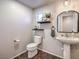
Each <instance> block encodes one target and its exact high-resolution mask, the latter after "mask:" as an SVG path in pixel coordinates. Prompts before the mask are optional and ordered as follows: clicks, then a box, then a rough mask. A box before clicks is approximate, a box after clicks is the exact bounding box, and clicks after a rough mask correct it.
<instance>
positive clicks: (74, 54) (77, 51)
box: [34, 0, 79, 59]
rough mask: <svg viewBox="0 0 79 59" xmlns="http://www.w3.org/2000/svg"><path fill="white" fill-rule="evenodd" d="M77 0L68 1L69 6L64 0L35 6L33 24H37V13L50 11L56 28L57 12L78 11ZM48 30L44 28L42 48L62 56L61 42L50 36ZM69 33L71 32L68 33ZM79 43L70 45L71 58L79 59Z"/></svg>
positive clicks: (77, 35)
mask: <svg viewBox="0 0 79 59" xmlns="http://www.w3.org/2000/svg"><path fill="white" fill-rule="evenodd" d="M78 2H79V0H71V1H70V2H69V6H68V7H67V6H65V5H64V0H56V1H55V2H54V3H52V4H50V5H47V6H43V7H40V8H37V9H35V11H34V12H35V18H34V19H36V20H34V22H35V23H34V26H35V25H37V23H36V22H37V20H39V19H38V15H39V14H44V13H45V12H52V19H51V21H52V25H54V26H55V28H56V21H57V20H56V19H57V15H58V14H59V13H61V12H62V11H67V10H75V11H78V12H79V7H78V6H79V3H78ZM48 32H50V30H49V31H48V30H45V32H44V33H45V39H44V40H43V42H44V43H43V48H42V49H43V50H46V51H48V52H51V53H53V54H56V55H58V56H63V55H62V54H63V53H62V52H63V50H62V44H61V43H60V42H58V41H57V40H55V39H54V38H51V37H50V35H49V34H50V33H48ZM56 34H57V35H59V33H56ZM69 35H71V34H69ZM74 37H79V34H78V33H75V35H74ZM78 46H79V44H78V45H75V46H74V45H72V47H73V48H74V49H73V48H72V47H71V59H79V56H78V55H79V47H78Z"/></svg>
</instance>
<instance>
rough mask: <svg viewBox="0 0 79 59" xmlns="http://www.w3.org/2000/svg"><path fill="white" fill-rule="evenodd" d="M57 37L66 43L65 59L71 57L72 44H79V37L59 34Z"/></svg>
mask: <svg viewBox="0 0 79 59" xmlns="http://www.w3.org/2000/svg"><path fill="white" fill-rule="evenodd" d="M56 39H57V40H59V41H60V42H62V43H63V44H64V51H63V57H64V59H70V44H78V43H79V38H75V37H64V36H59V37H56Z"/></svg>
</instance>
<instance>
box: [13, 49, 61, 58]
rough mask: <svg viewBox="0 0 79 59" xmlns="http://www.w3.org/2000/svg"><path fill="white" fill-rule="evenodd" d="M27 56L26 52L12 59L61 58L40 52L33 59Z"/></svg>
mask: <svg viewBox="0 0 79 59" xmlns="http://www.w3.org/2000/svg"><path fill="white" fill-rule="evenodd" d="M27 56H28V54H27V52H26V53H24V54H22V55H20V56H18V57H16V58H14V59H62V58H59V57H56V56H53V55H51V54H48V53H46V52H43V51H40V50H39V52H38V54H37V55H36V56H35V57H33V58H28V57H27Z"/></svg>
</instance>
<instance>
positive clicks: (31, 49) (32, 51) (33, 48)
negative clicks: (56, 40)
mask: <svg viewBox="0 0 79 59" xmlns="http://www.w3.org/2000/svg"><path fill="white" fill-rule="evenodd" d="M40 43H41V36H34V42H33V43H29V44H28V45H27V47H26V49H27V50H28V58H32V57H34V56H35V55H36V54H37V53H38V50H37V49H38V45H39V44H40Z"/></svg>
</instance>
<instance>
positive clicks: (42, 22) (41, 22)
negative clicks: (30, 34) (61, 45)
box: [38, 21, 51, 24]
mask: <svg viewBox="0 0 79 59" xmlns="http://www.w3.org/2000/svg"><path fill="white" fill-rule="evenodd" d="M38 23H40V24H44V23H51V22H50V21H39V22H38Z"/></svg>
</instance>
